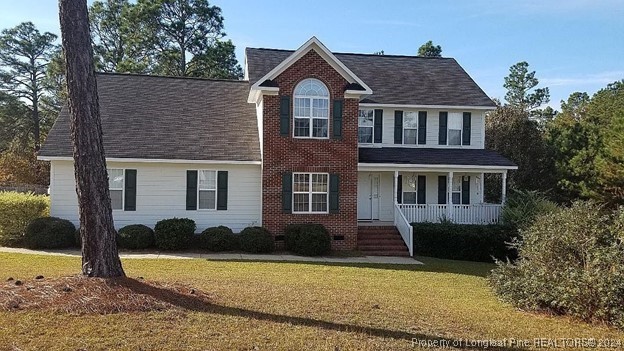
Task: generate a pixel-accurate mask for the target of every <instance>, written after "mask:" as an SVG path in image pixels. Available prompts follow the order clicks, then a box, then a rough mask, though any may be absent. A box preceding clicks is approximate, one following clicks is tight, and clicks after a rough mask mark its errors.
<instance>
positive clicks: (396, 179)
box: [392, 171, 399, 204]
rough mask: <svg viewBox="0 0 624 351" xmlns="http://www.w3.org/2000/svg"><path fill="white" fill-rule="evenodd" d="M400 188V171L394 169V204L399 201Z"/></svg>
mask: <svg viewBox="0 0 624 351" xmlns="http://www.w3.org/2000/svg"><path fill="white" fill-rule="evenodd" d="M398 190H399V171H394V191H393V195H392V198H393V199H394V202H393V203H394V204H396V203H397V192H398Z"/></svg>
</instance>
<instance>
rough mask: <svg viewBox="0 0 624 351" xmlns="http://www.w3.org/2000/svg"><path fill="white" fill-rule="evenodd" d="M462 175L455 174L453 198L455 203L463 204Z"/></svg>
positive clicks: (452, 188) (452, 190)
mask: <svg viewBox="0 0 624 351" xmlns="http://www.w3.org/2000/svg"><path fill="white" fill-rule="evenodd" d="M462 180H463V177H462V176H453V184H452V187H451V200H452V202H453V205H461V203H462V201H461V200H462Z"/></svg>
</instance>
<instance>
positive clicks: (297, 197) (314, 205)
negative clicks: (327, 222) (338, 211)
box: [293, 173, 329, 213]
mask: <svg viewBox="0 0 624 351" xmlns="http://www.w3.org/2000/svg"><path fill="white" fill-rule="evenodd" d="M328 183H329V174H327V173H293V213H327V209H328V205H327V202H328V198H329V196H328V190H329V184H328Z"/></svg>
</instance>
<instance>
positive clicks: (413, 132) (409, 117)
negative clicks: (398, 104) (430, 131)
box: [403, 111, 418, 145]
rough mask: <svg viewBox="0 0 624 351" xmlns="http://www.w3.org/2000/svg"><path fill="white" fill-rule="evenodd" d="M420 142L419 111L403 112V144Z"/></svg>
mask: <svg viewBox="0 0 624 351" xmlns="http://www.w3.org/2000/svg"><path fill="white" fill-rule="evenodd" d="M417 143H418V112H414V111H405V112H403V144H414V145H415V144H417Z"/></svg>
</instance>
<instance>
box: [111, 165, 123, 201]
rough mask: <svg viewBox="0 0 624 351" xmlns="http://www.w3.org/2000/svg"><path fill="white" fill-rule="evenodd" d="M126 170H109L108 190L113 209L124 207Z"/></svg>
mask: <svg viewBox="0 0 624 351" xmlns="http://www.w3.org/2000/svg"><path fill="white" fill-rule="evenodd" d="M124 186H125V177H124V170H123V169H120V168H111V169H109V170H108V191H109V193H110V198H111V208H112V209H113V210H123V209H124Z"/></svg>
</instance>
